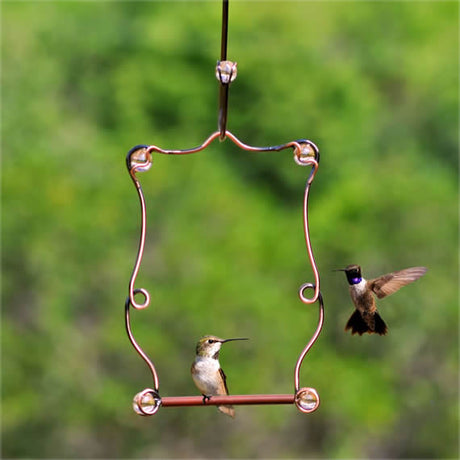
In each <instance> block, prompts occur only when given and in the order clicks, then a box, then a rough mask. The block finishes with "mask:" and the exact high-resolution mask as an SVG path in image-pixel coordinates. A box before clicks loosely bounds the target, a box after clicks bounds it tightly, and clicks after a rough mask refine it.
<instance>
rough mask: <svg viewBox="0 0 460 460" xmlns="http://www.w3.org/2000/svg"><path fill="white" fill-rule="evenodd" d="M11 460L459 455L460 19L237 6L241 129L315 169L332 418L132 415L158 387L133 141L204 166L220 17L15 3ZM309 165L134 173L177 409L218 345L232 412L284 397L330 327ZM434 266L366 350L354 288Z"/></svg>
mask: <svg viewBox="0 0 460 460" xmlns="http://www.w3.org/2000/svg"><path fill="white" fill-rule="evenodd" d="M1 8H2V10H1V11H2V115H1V118H2V153H3V168H2V173H3V174H2V176H3V178H2V192H3V193H2V197H3V205H2V214H3V219H2V226H3V232H2V249H3V251H2V252H3V254H2V264H3V317H2V433H3V436H2V437H3V440H2V456H3V457H9V458H21V457H28V458H141V457H142V458H167V457H170V458H192V457H195V458H359V457H362V458H377V457H378V458H382V457H385V458H457V457H458V455H459V452H458V409H459V405H458V331H459V329H458V279H459V278H458V264H457V260H458V259H457V254H458V219H457V217H458V207H457V204H458V202H457V198H458V187H457V181H458V25H459V24H458V21H459V20H458V17H459V16H458V3H456V2H361V1H356V2H353V1H350V2H306V1H305V2H290V1H286V2H252V1H233V2H231V4H230V29H229V49H228V52H229V54H228V55H229V58H230V59H233V60H235V61H237V62H238V69H239V75H238V78H237V80H236V81H235V82H234V83H233V85H232V87H231V89H230V108H229V125H228V128H229V129H230V130H231V131H232V132H233V133H234V134H236V135H237V136H238V137H239V138H240V139H241V140H243V141H244V142H246V143H249V144H251V145H274V144H280V143H284V142H288V141H291V140H294V139H299V138H309V139H311V140H312V141H314V142H315V143H316V144H317V145H318V146H319V148H320V151H321V164H320V169H319V171H318V174H317V176H316V178H315V181H314V183H313V187H312V191H311V198H310V226H311V227H310V229H311V235H312V242H313V249H314V253H315V256H316V259H317V263H318V266H319V269H320V273H321V282H322V283H321V290H322V293H323V296H324V300H325V307H326V322H325V326H324V329H323V332H322V334H321V336H320V338H319V340H318V341H317V342H316V344H315V346H314V348H313V349H312V350H311V352H310V353H309V355H308V356H307V358H306V360H305V362H304V365H303V368H302V375H301V383H302V385H304V386H313V387H315V388H316V389H317V390H318V392H319V393H320V396H321V406H320V408H319V409H318V410H317V411H316V412H315V413H313V414H311V415H304V414H301V413H300V412H298V411H297V410H296V409H295V407H294V406H272V407H268V406H255V407H249V406H248V407H245V406H239V407H237V417H236V419H235V420H231V419H230V418H227V417H225V416H223V415H221V414H220V413H218V412H217V411H216V409H215V408H213V407H208V408H202V407H195V408H183V409H173V408H161V409H160V411H159V412H158V413H157V414H156V415H155V416H153V417H146V418H143V417H139V416H137V415H136V414H134V412H133V411H132V407H131V401H132V397H133V396H134V394H136V393H137V392H138V391H140V390H142V389H143V388H145V387H148V386H151V380H150V375H149V373H148V370H147V368H146V366H145V364H144V363H143V362H142V360H141V359H140V358H139V357H138V355H137V354H136V353H135V352H134V350H133V348H132V347H131V345H130V343H129V341H128V339H127V337H126V333H125V330H124V300H125V297H126V295H127V285H128V280H129V276H130V274H131V270H132V266H133V263H134V259H135V255H136V250H137V241H138V234H139V203H138V199H137V195H136V192H135V189H134V187H133V184H132V182H131V180H130V178H129V176H128V174H127V171H126V167H125V155H126V153H127V151H128V150H129V149H130V148H131V147H133V146H134V145H136V144H141V143H145V144H156V145H159V146H161V147H163V148H178V149H181V148H190V147H194V146H196V145H198V144H200V143H201V142H202V141H203V140H204V139H205V138H206V137H207V136H208V135H209V134H210V133H211V132H212V131H214V130H215V128H216V126H217V95H218V85H217V81H216V80H215V76H214V66H215V62H216V61H217V59H218V58H219V54H220V26H221V4H220V2H216V1H208V2H195V1H184V2H160V1H158V2H118V1H104V2H103V1H90V2H78V1H75V2H58V1H54V2H34V1H31V2H8V1H7V2H3V3H2V7H1ZM308 169H309V168H302V167H299V166H298V165H296V164H295V163H294V161H293V159H292V155H291V151H290V150H289V151H285V152H283V153H270V154H268V153H267V154H250V153H247V152H244V151H240V150H239V149H238V148H237V147H236V146H234V145H233V144H232V143H231V142H230V141H227V142H224V143H221V144H220V143H219V142H216V143H214V144H212V146H211V147H209V148H208V149H206V150H205V151H203V152H201V153H200V154H197V155H190V156H184V157H173V156H155V158H154V165H153V167H152V169H151V170H150V171H149V172H146V173H144V174H142V175H140V176H139V177H140V180H141V182H142V184H143V187H144V191H145V194H146V199H147V212H148V233H147V246H146V254H145V258H144V262H143V265H142V267H141V274H140V276H139V279H138V283H137V286H139V287H140V286H142V287H145V288H147V289H149V290H150V292H151V294H152V298H153V299H152V305H151V306H150V307H149V308H148V309H147V310H144V311H141V312H133V315H132V321H133V329H134V333H135V335H136V337H137V339H138V340H139V342H140V343H141V345H142V346H143V347H144V348H145V350H146V351H147V353H148V354H149V355H150V356H151V357H152V359H153V360H154V362H155V364H156V366H157V369H158V372H159V376H160V392H161V394H162V396H174V395H194V394H197V390H196V389H195V387H194V385H193V382H192V380H191V378H190V375H189V368H190V364H191V362H192V360H193V357H194V347H195V343H196V341H197V339H198V338H199V337H200V336H201V335H204V334H210V333H211V334H216V335H219V336H223V337H239V336H247V337H250V339H251V340H250V341H248V342H235V343H233V344H229V345H227V346H226V347H225V349H224V350H223V352H222V354H221V363H222V366H223V368H224V369H225V371H226V373H227V376H228V384H229V388H230V391H231V392H232V393H233V394H246V393H290V392H292V391H293V367H294V364H295V361H296V359H297V356H298V355H299V353H300V351H301V350H302V348H303V346H304V345H305V343H306V342H307V340H308V339H309V338H310V336H311V334H312V332H313V331H314V329H315V327H316V321H317V306H316V305H313V306H306V305H303V304H302V303H301V302H300V301H299V299H298V297H297V290H298V287H299V286H300V285H301V284H302V283H304V282H308V281H312V273H311V270H310V268H309V265H308V263H307V257H306V252H305V242H304V240H303V232H302V199H303V189H304V184H305V179H306V177H307V175H308V172H309V171H308ZM349 263H358V264H360V265H362V266H363V270H364V275H365V276H366V277H368V278H369V277H373V276H377V275H379V274H382V273H386V272H388V271H392V270H396V269H401V268H405V267H408V266H414V265H426V266H427V267H429V271H428V273H427V274H426V276H425V277H424V278H422V279H421V280H419V281H418V282H416V283H415V284H413V285H411V286H409V287H406V288H404V289H403V290H402V291H400V292H399V293H398V294H397V295H394V296H392V297H390V298H387V299H384V300H383V301H381V302H380V310H381V313H382V316H383V318H384V319H385V321H386V322H387V324H388V326H389V334H388V336H386V337H379V336H363V337H357V336H351V335H350V334H346V333H345V332H344V330H343V329H344V325H345V323H346V321H347V319H348V317H349V315H350V314H351V312H352V307H351V301H350V299H349V296H348V289H347V284H346V280H345V277H344V276H343V274H342V273H335V272H332V270H333V269H335V268H342V267H344V266H345V265H347V264H349Z"/></svg>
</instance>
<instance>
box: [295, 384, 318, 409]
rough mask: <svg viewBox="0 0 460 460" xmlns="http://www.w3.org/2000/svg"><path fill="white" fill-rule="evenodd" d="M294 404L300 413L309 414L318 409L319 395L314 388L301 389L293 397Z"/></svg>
mask: <svg viewBox="0 0 460 460" xmlns="http://www.w3.org/2000/svg"><path fill="white" fill-rule="evenodd" d="M294 403H295V405H296V406H297V409H299V410H300V412H303V413H305V414H309V413H311V412H314V411H315V410H316V409H318V407H319V394H318V392H317V391H316V390H315V389H314V388H301V389H300V390H298V391H297V392H296V394H295V396H294Z"/></svg>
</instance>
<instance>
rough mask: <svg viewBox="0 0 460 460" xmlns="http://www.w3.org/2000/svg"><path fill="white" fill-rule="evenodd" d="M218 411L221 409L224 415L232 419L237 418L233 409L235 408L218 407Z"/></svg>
mask: <svg viewBox="0 0 460 460" xmlns="http://www.w3.org/2000/svg"><path fill="white" fill-rule="evenodd" d="M217 409H219V410H220V411H221V412H223V413H224V414H226V415H229V416H230V417H235V409H233V406H230V405H225V406H217Z"/></svg>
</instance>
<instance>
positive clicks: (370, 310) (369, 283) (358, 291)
mask: <svg viewBox="0 0 460 460" xmlns="http://www.w3.org/2000/svg"><path fill="white" fill-rule="evenodd" d="M335 271H343V272H345V275H346V276H347V280H348V284H349V288H350V296H351V300H352V301H353V304H354V306H355V308H356V309H355V311H354V312H353V314H352V315H351V316H350V319H349V320H348V322H347V325H346V326H345V330H346V331H348V329H351V333H352V334H356V333H358V334H359V335H363V334H364V333H365V332H367V333H368V334H374V333H375V334H380V335H385V334H386V333H387V330H388V329H387V325H386V324H385V321H383V319H382V317H381V316H380V315H379V312H378V310H377V305H376V302H375V298H374V294H375V295H376V296H377V297H378V298H379V299H381V298H383V297H386V296H387V295H390V294H393V293H394V292H396V291H398V290H399V289H400V288H402V287H403V286H406V285H407V284H409V283H412V282H414V281H416V280H418V279H419V278H420V277H421V276H423V275H424V274H425V272H426V271H427V268H426V267H412V268H406V269H404V270H399V271H396V272H392V273H387V274H386V275H382V276H379V277H378V278H374V279H371V280H365V279H364V278H363V277H362V275H361V267H360V266H359V265H354V264H353V265H348V266H347V267H346V268H342V269H339V270H335Z"/></svg>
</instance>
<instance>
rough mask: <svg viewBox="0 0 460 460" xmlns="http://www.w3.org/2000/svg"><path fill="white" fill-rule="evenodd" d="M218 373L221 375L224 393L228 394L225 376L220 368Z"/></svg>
mask: <svg viewBox="0 0 460 460" xmlns="http://www.w3.org/2000/svg"><path fill="white" fill-rule="evenodd" d="M219 374H220V376H221V377H222V381H223V382H224V388H225V394H226V395H228V387H227V376H226V375H225V372H224V371H223V370H222V368H219Z"/></svg>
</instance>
